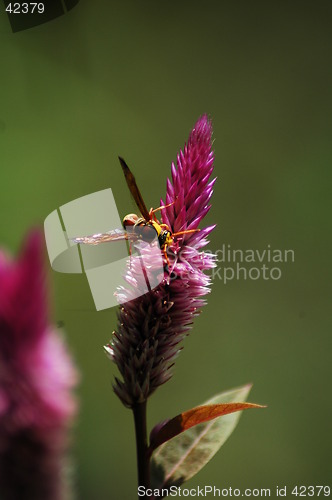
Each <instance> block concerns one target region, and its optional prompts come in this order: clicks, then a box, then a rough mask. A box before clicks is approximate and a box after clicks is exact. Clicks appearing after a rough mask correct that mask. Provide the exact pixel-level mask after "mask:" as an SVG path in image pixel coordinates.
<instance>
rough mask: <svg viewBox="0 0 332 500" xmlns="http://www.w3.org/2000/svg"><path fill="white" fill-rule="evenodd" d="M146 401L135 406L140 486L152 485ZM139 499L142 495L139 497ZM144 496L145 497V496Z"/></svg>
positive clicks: (147, 486)
mask: <svg viewBox="0 0 332 500" xmlns="http://www.w3.org/2000/svg"><path fill="white" fill-rule="evenodd" d="M146 403H147V402H146V401H144V403H139V404H137V405H135V406H133V408H132V410H133V413H134V421H135V434H136V452H137V474H138V486H145V488H149V487H150V457H149V453H148V438H147V430H146ZM138 498H139V499H140V498H142V496H139V497H138ZM143 498H144V497H143Z"/></svg>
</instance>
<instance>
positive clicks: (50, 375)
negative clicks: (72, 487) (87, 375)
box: [0, 232, 77, 500]
mask: <svg viewBox="0 0 332 500" xmlns="http://www.w3.org/2000/svg"><path fill="white" fill-rule="evenodd" d="M42 251H43V241H42V237H41V234H40V233H38V232H35V233H32V234H30V236H29V238H28V240H27V242H26V244H25V247H24V249H23V252H22V255H21V257H20V258H19V259H18V260H17V261H11V260H10V259H9V258H7V257H6V256H5V255H4V254H3V253H2V252H0V497H1V498H3V499H4V500H7V499H8V500H9V499H10V500H12V499H13V500H14V499H15V500H16V499H24V500H59V499H60V498H63V488H64V483H63V481H62V472H63V471H62V468H63V458H64V453H65V451H66V448H67V445H68V442H67V431H68V424H69V421H70V420H71V418H72V417H73V415H74V413H75V408H76V403H75V400H74V398H73V395H72V392H71V390H72V388H73V387H74V386H75V384H76V381H77V374H76V371H75V369H74V367H73V365H72V362H71V360H70V358H69V356H68V354H67V352H66V348H65V345H64V343H63V340H62V338H61V337H60V336H59V334H58V333H57V332H56V331H55V330H54V329H52V328H51V326H50V325H49V324H48V319H47V316H48V315H47V302H46V289H45V277H44V272H43V253H42Z"/></svg>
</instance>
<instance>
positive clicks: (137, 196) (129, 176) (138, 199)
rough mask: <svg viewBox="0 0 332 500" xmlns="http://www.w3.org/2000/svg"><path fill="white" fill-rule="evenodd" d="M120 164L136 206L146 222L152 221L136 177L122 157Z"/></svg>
mask: <svg viewBox="0 0 332 500" xmlns="http://www.w3.org/2000/svg"><path fill="white" fill-rule="evenodd" d="M119 160H120V164H121V167H122V170H123V173H124V176H125V178H126V181H127V186H128V188H129V191H130V192H131V194H132V197H133V198H134V200H135V203H136V205H137V206H138V209H139V211H140V212H141V214H142V216H143V217H144V219H145V220H146V221H148V220H150V219H151V217H150V214H149V211H148V209H147V208H146V206H145V203H144V200H143V198H142V195H141V192H140V190H139V189H138V186H137V184H136V180H135V177H134V175H133V173H132V172H131V170H130V168H129V167H128V165H127V163H126V162H125V161H124V159H123V158H121V156H119Z"/></svg>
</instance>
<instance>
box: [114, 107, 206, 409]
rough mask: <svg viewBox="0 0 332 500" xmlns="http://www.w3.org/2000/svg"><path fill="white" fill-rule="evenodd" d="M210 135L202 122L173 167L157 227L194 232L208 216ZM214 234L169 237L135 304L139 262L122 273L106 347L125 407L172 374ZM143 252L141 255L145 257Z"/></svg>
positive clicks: (202, 285) (199, 300)
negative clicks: (156, 274) (159, 273)
mask: <svg viewBox="0 0 332 500" xmlns="http://www.w3.org/2000/svg"><path fill="white" fill-rule="evenodd" d="M211 136H212V126H211V123H210V121H209V120H208V118H207V117H206V116H205V115H204V116H202V117H201V118H200V119H199V120H198V121H197V123H196V125H195V127H194V129H193V130H192V132H191V134H190V136H189V140H188V144H187V145H185V147H184V150H183V152H182V151H181V152H180V154H179V155H178V157H177V168H176V167H175V165H174V164H172V182H171V181H170V180H168V181H167V193H166V200H165V203H166V204H170V203H172V204H171V205H170V206H169V207H168V208H166V209H164V210H162V222H163V223H165V224H167V225H168V227H169V229H170V230H171V232H172V233H175V232H179V231H184V230H192V229H197V228H198V226H199V224H200V222H201V221H202V219H203V218H204V216H205V215H206V214H207V213H208V211H209V209H210V205H209V201H210V198H211V195H212V191H213V184H214V182H215V179H214V180H212V181H209V178H210V176H211V174H212V170H213V159H214V157H213V152H212V151H211ZM161 205H164V202H163V201H162V200H161ZM214 227H215V226H210V227H207V228H205V229H201V230H200V231H199V232H194V233H189V234H185V235H182V236H179V237H177V238H175V240H174V242H173V244H172V245H170V246H169V247H168V252H167V253H168V261H169V262H167V261H166V259H165V258H164V276H163V279H162V282H161V283H160V285H159V286H158V287H157V288H154V289H153V290H152V291H151V292H149V293H147V294H145V295H143V296H141V297H139V298H137V299H133V300H131V299H132V298H133V297H135V296H136V297H137V294H136V295H135V288H137V287H140V286H141V285H140V280H142V277H141V272H140V262H139V259H136V260H135V259H132V263H131V265H130V267H129V268H128V270H127V274H126V281H127V282H128V284H129V285H130V286H131V288H130V287H127V288H123V289H122V290H121V291H120V292H119V293H120V294H121V295H122V302H124V300H123V299H126V300H127V301H130V302H126V303H124V304H123V305H122V306H121V307H120V309H119V313H118V328H117V331H116V332H113V337H112V340H111V341H110V344H109V345H108V346H106V351H107V352H108V354H109V356H110V357H111V359H112V360H113V361H114V362H115V363H116V365H117V366H118V368H119V371H120V373H121V375H122V377H123V381H122V380H119V379H118V378H116V379H115V384H114V391H115V392H116V394H117V395H118V396H119V398H120V399H121V401H122V402H123V404H124V405H126V406H129V407H133V406H135V405H136V404H138V403H142V402H144V401H145V400H146V399H147V398H148V397H149V396H150V394H152V392H153V391H154V390H155V389H156V388H157V387H158V386H159V385H161V384H163V383H164V382H166V381H167V380H169V379H170V378H171V376H172V371H171V367H172V366H173V364H174V361H175V358H176V357H177V355H178V354H179V352H180V350H181V347H180V346H179V344H180V342H181V341H182V340H183V338H184V337H185V336H187V335H188V331H189V329H190V328H191V325H192V322H193V319H194V317H195V316H197V315H198V314H199V313H200V309H201V307H202V306H203V305H204V304H205V300H204V299H203V296H204V295H206V294H207V293H208V292H209V291H210V290H209V285H210V277H209V276H207V275H205V274H204V271H205V270H207V269H210V268H212V267H214V265H215V262H214V257H213V256H212V255H211V254H209V253H204V252H202V251H200V249H201V248H202V247H204V246H205V245H206V244H207V243H208V241H207V239H206V237H207V235H208V234H209V233H210V232H211V231H212V230H213V228H214ZM148 252H149V250H148V248H146V249H145V256H147V257H148ZM153 265H154V264H153V262H150V266H151V267H153ZM141 289H142V288H141Z"/></svg>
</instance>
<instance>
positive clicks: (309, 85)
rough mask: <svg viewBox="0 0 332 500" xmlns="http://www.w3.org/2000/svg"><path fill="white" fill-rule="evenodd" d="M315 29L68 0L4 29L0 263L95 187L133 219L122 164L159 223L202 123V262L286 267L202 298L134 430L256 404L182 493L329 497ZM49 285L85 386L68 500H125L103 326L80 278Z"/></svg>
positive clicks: (329, 104) (324, 95)
mask: <svg viewBox="0 0 332 500" xmlns="http://www.w3.org/2000/svg"><path fill="white" fill-rule="evenodd" d="M331 15H332V3H331V2H329V1H319V2H303V1H301V2H300V1H294V2H286V1H283V2H259V1H252V2H246V1H237V2H230V1H228V2H226V1H216V0H215V1H207V2H204V3H203V2H152V1H144V2H134V1H129V0H126V1H123V2H121V3H120V2H106V1H104V2H101V1H90V2H89V1H88V0H81V1H80V2H79V4H78V5H77V6H76V7H75V8H74V9H73V10H72V11H70V12H69V13H67V14H66V15H64V16H62V17H59V18H57V19H55V20H54V21H52V22H49V23H47V24H44V25H41V26H38V27H36V28H33V29H30V30H26V31H22V32H19V33H16V34H13V33H12V32H11V30H10V26H9V22H8V19H7V17H6V15H5V13H4V12H3V9H2V11H1V16H0V23H1V24H0V28H1V30H0V33H1V45H0V57H1V80H0V88H1V98H0V99H1V103H0V172H1V176H0V189H1V195H0V207H1V208H0V211H1V218H0V238H1V245H3V246H5V247H7V248H8V249H9V250H10V251H12V252H16V251H17V250H18V248H19V246H20V242H21V240H22V237H23V235H24V234H25V233H26V232H27V230H28V228H29V227H31V226H32V225H35V224H42V223H43V220H44V218H45V217H46V216H47V215H48V214H49V213H50V212H51V211H53V210H54V209H55V208H56V207H59V206H60V205H62V204H64V203H66V202H68V201H71V200H73V199H75V198H78V197H80V196H83V195H85V194H88V193H91V192H94V191H98V190H100V189H104V188H107V187H112V189H113V193H114V196H115V198H116V202H117V205H118V209H119V212H120V214H122V215H124V214H126V213H128V212H132V211H133V210H134V205H133V203H132V201H131V199H130V195H129V193H128V191H127V188H126V185H125V182H124V179H123V174H122V172H121V169H120V167H119V165H118V161H117V155H119V154H121V155H123V156H124V157H125V158H126V160H127V161H128V163H129V164H130V165H131V166H132V168H133V170H134V172H135V175H136V179H137V180H138V182H139V185H140V186H141V190H142V193H143V196H144V198H145V200H146V203H147V205H148V206H154V207H155V206H158V205H159V199H160V196H164V192H165V184H166V177H167V176H168V175H169V173H170V163H171V161H172V160H175V159H176V153H177V151H178V150H179V148H180V147H182V146H183V144H184V141H185V140H186V139H187V137H188V134H189V132H190V129H191V127H192V126H193V124H194V123H195V121H196V119H197V118H198V117H199V116H200V115H201V114H202V113H204V112H206V113H208V114H209V116H210V117H211V118H212V120H213V126H214V138H215V142H214V149H215V154H216V161H215V173H216V175H217V176H218V182H217V184H216V187H215V195H214V199H213V208H212V210H211V212H210V214H209V215H208V217H207V221H206V223H207V224H209V223H214V222H217V223H218V226H217V229H216V230H215V232H214V233H213V234H212V236H211V243H210V248H209V249H210V250H212V251H215V250H217V249H220V248H222V245H223V244H225V245H228V244H230V245H231V247H232V248H239V249H243V250H245V249H247V248H251V249H258V250H260V251H262V250H264V249H265V248H267V245H271V248H277V249H281V250H284V249H293V250H294V252H295V262H294V263H287V264H281V265H280V267H281V269H282V278H281V279H280V280H277V281H273V280H263V279H259V280H257V281H253V280H243V279H242V280H233V281H231V282H229V283H227V284H226V285H225V284H224V282H223V281H222V280H220V279H217V278H216V279H215V280H214V282H213V288H212V293H211V295H210V297H209V304H208V306H207V307H206V308H205V309H204V311H203V313H202V315H201V316H200V318H198V320H197V321H196V322H195V327H194V330H193V333H192V335H191V336H190V337H189V338H188V339H186V341H185V349H184V351H183V352H182V354H181V356H180V357H179V359H178V361H177V363H176V366H175V375H174V377H173V379H172V380H171V381H170V382H169V383H167V384H166V385H165V386H164V387H162V388H160V389H159V391H157V392H156V394H155V395H154V396H153V397H152V398H151V400H150V404H149V425H150V427H151V426H152V425H154V424H155V423H156V422H157V421H159V420H162V419H164V418H166V417H169V416H172V415H175V414H176V413H178V412H180V411H181V410H184V409H188V408H190V407H191V406H194V405H196V404H199V403H201V402H202V401H204V400H205V399H207V398H208V397H210V396H212V395H214V394H215V393H218V392H220V391H221V390H226V389H230V388H233V387H237V386H239V385H242V384H244V383H247V382H253V383H254V387H253V389H252V393H251V397H250V398H249V399H250V401H252V402H258V403H263V404H267V405H268V409H266V410H264V411H250V412H247V413H245V414H244V415H243V416H242V418H241V420H240V423H239V426H238V428H237V429H236V431H235V432H234V434H233V435H232V436H231V438H230V439H229V440H228V441H227V443H226V444H225V446H224V447H223V448H222V450H221V451H220V452H219V453H218V454H217V455H216V456H215V457H214V459H213V460H212V461H211V463H210V464H208V466H206V468H205V469H203V470H202V471H201V472H200V473H199V474H198V475H197V476H196V477H195V478H193V479H192V480H191V481H190V482H189V483H188V486H195V485H200V486H203V485H205V484H210V485H215V486H217V487H220V488H221V487H228V486H232V487H233V488H262V487H269V488H271V489H272V491H274V489H275V487H276V485H278V486H279V487H281V486H284V485H288V486H289V487H290V488H291V487H293V486H295V485H309V484H310V485H316V484H319V485H324V484H329V481H330V482H331V463H332V452H331V448H332V447H331V444H332V443H331V422H332V404H331V389H330V384H331V273H330V271H331V263H330V258H331V254H330V247H331V224H330V218H331V217H330V214H329V208H330V204H331V187H330V183H331V177H332V175H331V160H332V147H331V112H332V109H331V108H332V94H331V88H332V78H331V77H332V75H331V73H332V65H331V60H332V32H331ZM220 265H221V266H222V264H220ZM247 267H248V266H247ZM50 275H51V280H50V281H52V289H53V291H52V295H53V300H54V313H53V317H54V321H55V322H59V321H60V322H63V323H64V325H65V330H66V335H67V338H68V343H69V345H70V348H71V351H72V352H73V355H74V357H75V359H76V362H77V364H78V366H79V368H80V370H81V373H82V382H81V386H80V389H79V397H80V400H81V412H80V415H79V419H78V422H77V425H76V428H75V432H74V437H75V449H74V456H75V461H76V470H75V471H74V473H75V488H76V491H77V498H79V499H82V500H90V499H91V498H98V500H106V499H109V498H121V499H125V500H126V499H128V500H131V499H133V498H135V497H136V463H135V445H134V430H133V422H132V416H131V412H130V411H128V410H127V409H125V408H123V407H122V406H121V404H120V402H119V401H118V399H117V398H116V396H115V395H114V394H113V393H112V389H111V381H112V379H113V376H114V374H116V368H115V366H113V365H112V364H111V363H110V362H109V361H108V359H107V358H106V356H105V355H104V353H103V350H102V346H103V344H104V343H105V342H107V341H108V340H109V339H110V336H111V332H112V330H113V328H114V327H115V325H116V310H115V309H110V310H106V311H101V312H96V311H95V309H94V305H93V300H92V297H91V294H90V291H89V288H88V285H87V282H86V279H85V277H84V276H82V275H65V274H57V273H55V272H53V271H51V270H50ZM272 496H273V494H272Z"/></svg>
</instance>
